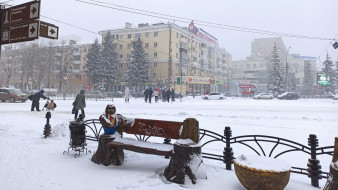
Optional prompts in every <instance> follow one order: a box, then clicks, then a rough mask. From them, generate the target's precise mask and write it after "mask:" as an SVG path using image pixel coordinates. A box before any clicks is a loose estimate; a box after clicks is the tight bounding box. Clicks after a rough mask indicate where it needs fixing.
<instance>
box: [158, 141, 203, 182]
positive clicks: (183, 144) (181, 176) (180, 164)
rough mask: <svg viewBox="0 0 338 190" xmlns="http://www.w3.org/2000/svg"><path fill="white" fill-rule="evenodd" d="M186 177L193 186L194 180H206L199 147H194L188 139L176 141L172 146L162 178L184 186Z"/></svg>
mask: <svg viewBox="0 0 338 190" xmlns="http://www.w3.org/2000/svg"><path fill="white" fill-rule="evenodd" d="M186 175H187V176H188V177H189V178H190V180H191V182H192V183H193V184H195V183H196V179H206V178H207V175H206V172H205V168H204V164H203V160H202V153H201V146H200V145H196V144H195V143H194V142H193V141H191V140H190V139H185V140H178V141H177V142H176V143H175V144H174V154H173V155H172V156H171V160H170V163H169V166H168V167H167V168H166V169H165V171H164V176H165V177H166V179H167V180H168V181H171V182H174V183H178V184H185V176H186Z"/></svg>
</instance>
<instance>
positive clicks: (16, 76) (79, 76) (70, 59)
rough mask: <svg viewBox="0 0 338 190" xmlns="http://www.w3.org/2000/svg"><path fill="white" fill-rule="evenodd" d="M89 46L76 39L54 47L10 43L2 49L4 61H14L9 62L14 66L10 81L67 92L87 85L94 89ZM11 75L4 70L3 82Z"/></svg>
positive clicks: (30, 87) (1, 83) (1, 78)
mask: <svg viewBox="0 0 338 190" xmlns="http://www.w3.org/2000/svg"><path fill="white" fill-rule="evenodd" d="M89 46H90V45H88V44H76V42H75V41H70V43H69V44H60V45H57V46H51V47H45V46H44V47H39V46H37V45H32V47H29V48H13V47H11V46H7V47H6V48H5V49H4V51H3V52H2V61H3V62H9V63H11V64H7V66H6V67H7V68H9V69H11V77H10V80H9V85H11V86H14V87H16V88H20V89H24V90H28V89H43V88H53V89H58V90H59V91H61V92H66V93H76V92H78V91H79V90H81V89H85V88H86V87H87V89H88V90H90V89H89V84H90V82H89V80H88V79H87V76H86V73H85V71H86V59H85V56H86V54H87V52H88V48H89ZM3 70H4V69H3V68H2V69H1V71H0V72H4V71H3ZM7 78H8V77H7V76H6V75H5V74H4V75H2V74H1V77H0V85H1V86H5V85H6V83H7V82H6V80H7Z"/></svg>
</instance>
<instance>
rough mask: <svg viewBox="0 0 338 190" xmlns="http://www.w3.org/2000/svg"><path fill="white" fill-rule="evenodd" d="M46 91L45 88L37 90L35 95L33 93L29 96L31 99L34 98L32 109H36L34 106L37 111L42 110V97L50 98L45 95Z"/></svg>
mask: <svg viewBox="0 0 338 190" xmlns="http://www.w3.org/2000/svg"><path fill="white" fill-rule="evenodd" d="M44 92H45V91H44V90H40V91H39V92H37V93H35V94H34V95H31V96H30V97H29V99H30V100H32V106H31V111H34V108H35V109H36V111H41V110H40V108H39V107H40V98H43V99H48V100H49V98H48V97H46V96H44V95H43V93H44Z"/></svg>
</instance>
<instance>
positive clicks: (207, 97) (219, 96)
mask: <svg viewBox="0 0 338 190" xmlns="http://www.w3.org/2000/svg"><path fill="white" fill-rule="evenodd" d="M202 99H203V100H224V99H226V95H224V94H221V93H218V92H213V93H210V94H207V95H203V96H202Z"/></svg>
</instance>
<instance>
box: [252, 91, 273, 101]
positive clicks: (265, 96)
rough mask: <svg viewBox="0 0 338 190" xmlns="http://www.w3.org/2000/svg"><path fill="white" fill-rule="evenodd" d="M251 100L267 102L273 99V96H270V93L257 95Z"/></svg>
mask: <svg viewBox="0 0 338 190" xmlns="http://www.w3.org/2000/svg"><path fill="white" fill-rule="evenodd" d="M253 99H268V100H272V99H273V94H271V93H259V94H257V95H254V97H253Z"/></svg>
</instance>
